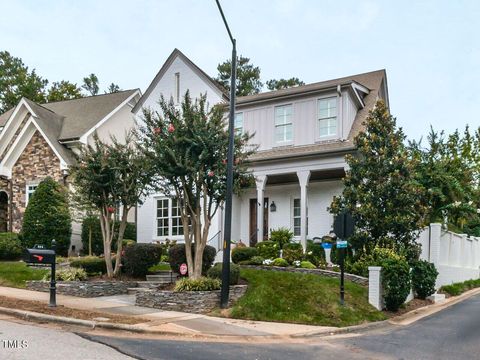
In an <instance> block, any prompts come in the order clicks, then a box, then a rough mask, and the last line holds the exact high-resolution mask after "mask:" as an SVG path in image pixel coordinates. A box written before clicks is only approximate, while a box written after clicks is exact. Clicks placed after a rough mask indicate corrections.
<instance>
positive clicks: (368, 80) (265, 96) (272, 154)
mask: <svg viewBox="0 0 480 360" xmlns="http://www.w3.org/2000/svg"><path fill="white" fill-rule="evenodd" d="M352 84H358V85H362V86H363V87H365V88H367V89H368V90H369V92H368V94H366V95H365V97H364V98H363V99H362V100H363V103H364V104H363V105H364V106H363V107H362V108H360V109H359V110H358V112H357V115H356V116H355V119H354V121H353V124H352V128H351V130H350V133H349V135H348V137H347V139H345V140H341V139H339V140H329V141H325V142H320V143H316V144H313V145H305V146H292V147H282V148H276V149H271V150H265V151H258V152H257V153H255V154H254V155H252V156H251V157H250V159H249V160H250V161H252V162H258V161H269V160H276V159H286V158H296V157H304V156H314V155H321V154H331V153H338V152H348V151H353V150H354V149H355V147H354V143H353V139H354V138H355V137H356V136H357V134H358V133H359V132H360V131H362V130H363V128H364V121H365V120H366V119H367V117H368V113H369V111H370V110H372V109H373V107H374V106H375V103H376V101H377V99H378V98H379V97H380V93H381V91H382V87H383V88H384V89H383V90H384V91H383V92H384V94H385V99H384V100H385V102H386V103H387V105H388V103H389V100H388V90H387V89H388V88H387V74H386V72H385V70H384V69H382V70H377V71H372V72H368V73H364V74H358V75H352V76H347V77H343V78H338V79H333V80H328V81H322V82H317V83H313V84H308V85H303V86H297V87H294V88H289V89H282V90H277V91H270V92H265V93H261V94H257V95H250V96H242V97H239V98H238V100H237V104H238V105H239V106H242V105H244V106H246V105H250V104H252V105H254V104H256V103H261V102H267V101H275V100H280V99H282V98H289V97H294V96H301V95H305V94H309V93H317V92H320V91H322V90H328V89H333V88H335V87H337V86H338V85H340V86H341V87H342V88H343V87H344V86H349V85H352Z"/></svg>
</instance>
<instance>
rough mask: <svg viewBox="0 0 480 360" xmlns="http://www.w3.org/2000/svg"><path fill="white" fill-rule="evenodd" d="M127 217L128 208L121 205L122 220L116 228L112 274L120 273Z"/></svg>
mask: <svg viewBox="0 0 480 360" xmlns="http://www.w3.org/2000/svg"><path fill="white" fill-rule="evenodd" d="M127 217H128V208H127V207H126V206H124V207H123V211H122V222H121V223H120V226H119V228H118V238H117V257H116V259H115V270H114V272H113V274H114V276H117V275H118V274H119V273H120V269H121V266H122V250H123V243H122V242H123V235H124V233H125V228H126V227H127Z"/></svg>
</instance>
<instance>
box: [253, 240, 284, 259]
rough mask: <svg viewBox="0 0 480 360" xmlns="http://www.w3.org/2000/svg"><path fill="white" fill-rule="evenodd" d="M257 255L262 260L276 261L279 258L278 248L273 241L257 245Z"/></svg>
mask: <svg viewBox="0 0 480 360" xmlns="http://www.w3.org/2000/svg"><path fill="white" fill-rule="evenodd" d="M255 247H256V248H257V249H258V255H259V256H261V257H263V258H264V259H276V258H278V257H279V256H280V247H279V246H278V244H277V243H276V242H273V241H262V242H259V243H257V245H255Z"/></svg>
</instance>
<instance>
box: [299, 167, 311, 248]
mask: <svg viewBox="0 0 480 360" xmlns="http://www.w3.org/2000/svg"><path fill="white" fill-rule="evenodd" d="M297 177H298V182H299V183H300V243H301V244H302V246H303V250H306V249H307V188H308V181H309V180H310V171H309V170H304V171H297Z"/></svg>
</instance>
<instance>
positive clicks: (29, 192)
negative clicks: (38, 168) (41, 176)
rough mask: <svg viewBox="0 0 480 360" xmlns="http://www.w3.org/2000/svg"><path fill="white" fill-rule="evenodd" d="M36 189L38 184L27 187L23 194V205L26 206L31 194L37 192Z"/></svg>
mask: <svg viewBox="0 0 480 360" xmlns="http://www.w3.org/2000/svg"><path fill="white" fill-rule="evenodd" d="M37 187H38V184H31V185H27V190H26V192H25V195H26V196H25V205H27V204H28V201H29V200H30V198H31V197H32V195H33V193H34V192H35V190H37Z"/></svg>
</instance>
